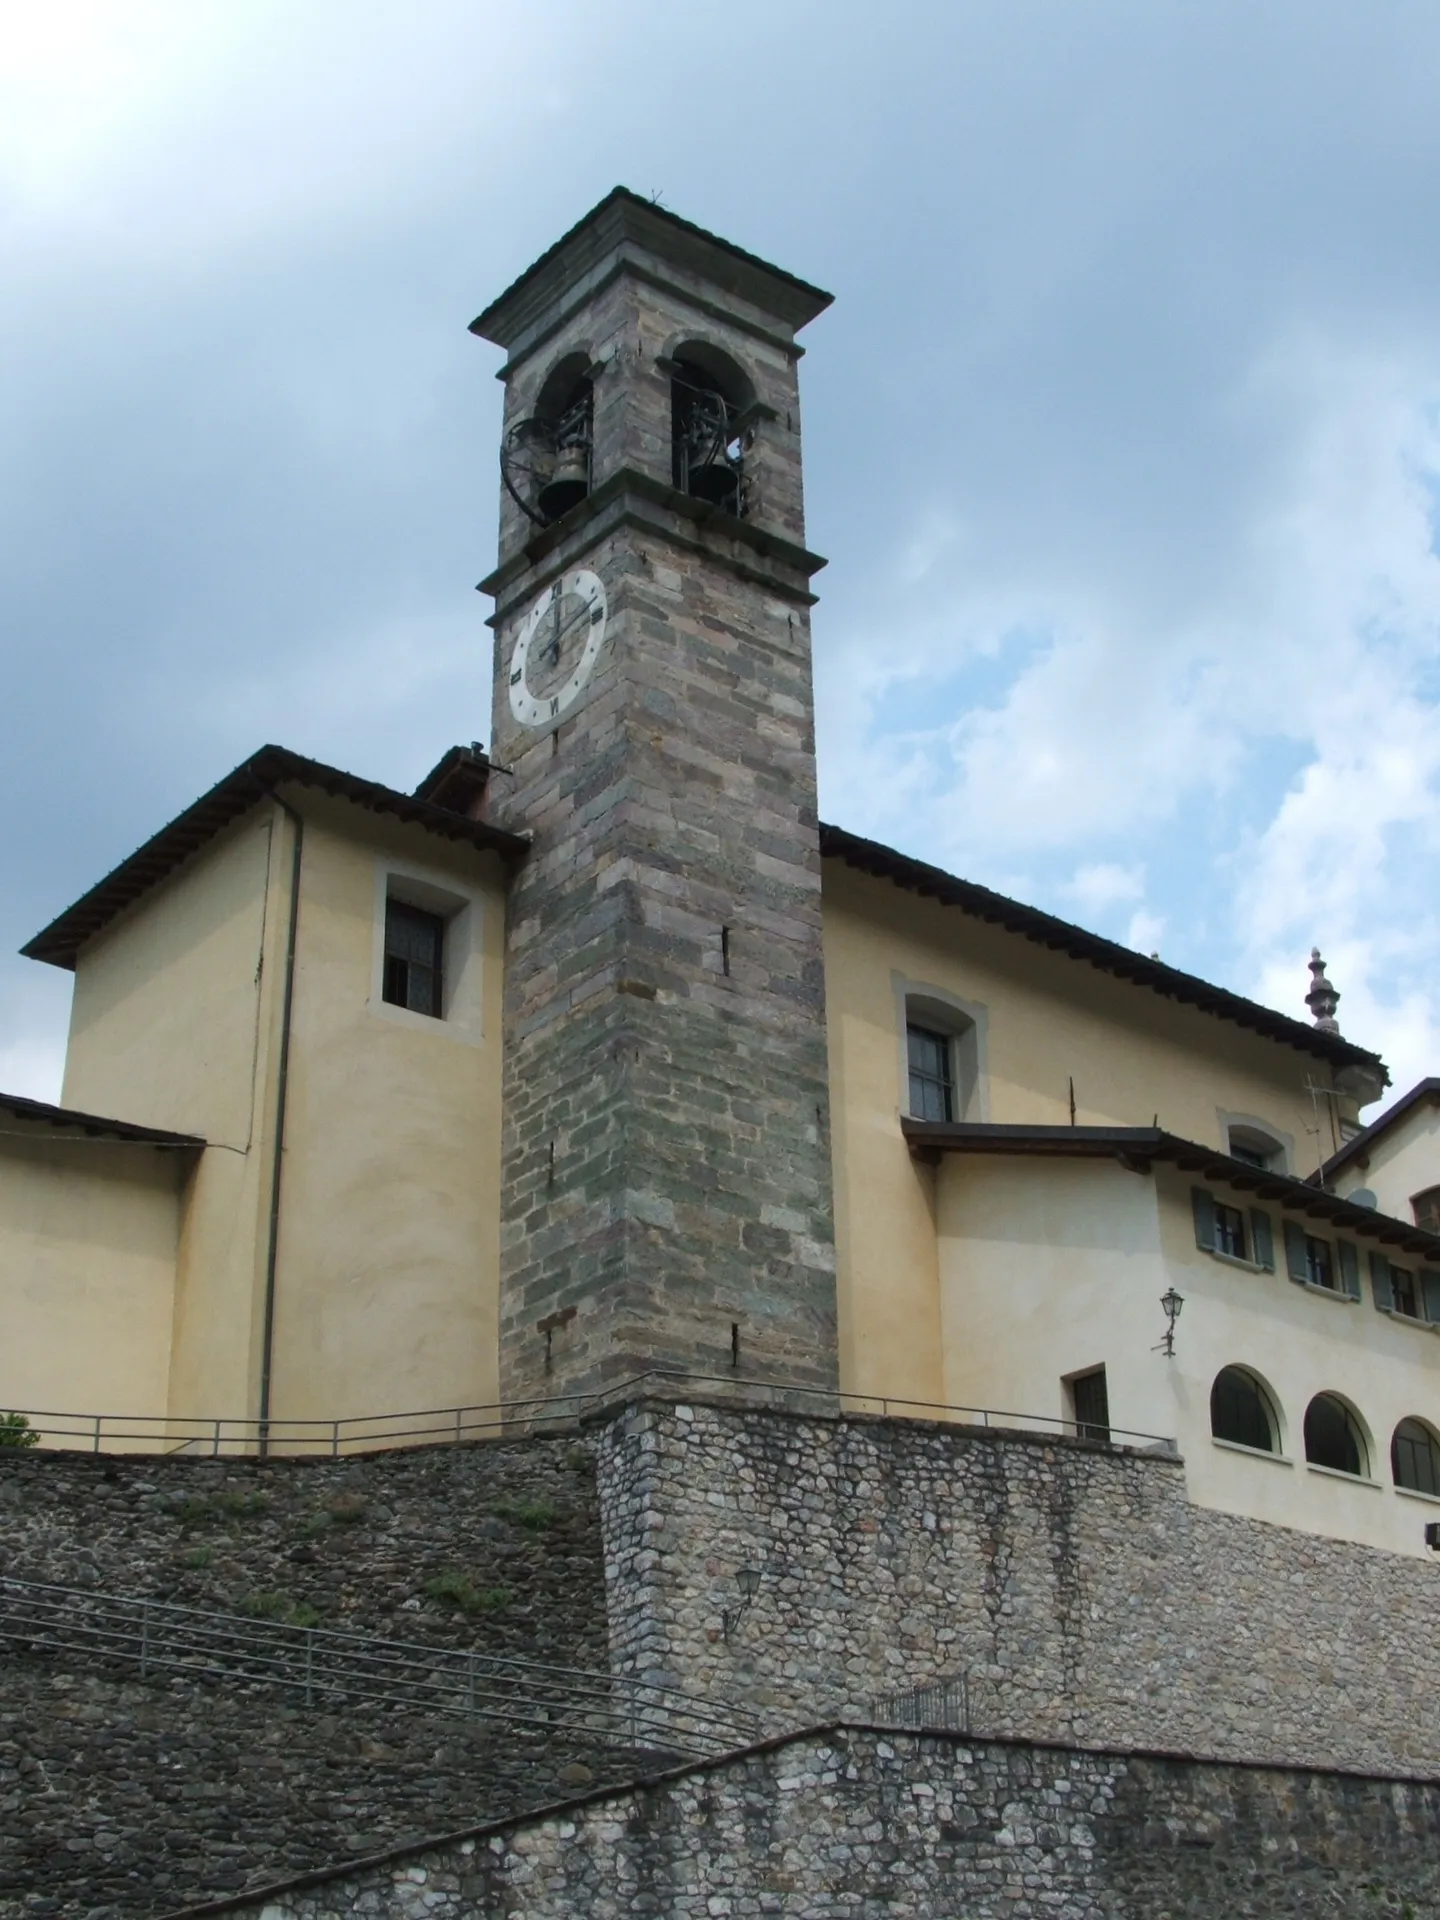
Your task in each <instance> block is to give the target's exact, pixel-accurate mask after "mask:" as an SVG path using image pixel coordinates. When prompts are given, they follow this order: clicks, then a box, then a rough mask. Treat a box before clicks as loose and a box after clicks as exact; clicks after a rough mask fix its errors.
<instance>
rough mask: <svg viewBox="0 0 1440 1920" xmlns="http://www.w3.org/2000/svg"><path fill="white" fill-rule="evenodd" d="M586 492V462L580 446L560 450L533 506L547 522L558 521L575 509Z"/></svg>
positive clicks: (587, 487)
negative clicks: (572, 508)
mask: <svg viewBox="0 0 1440 1920" xmlns="http://www.w3.org/2000/svg"><path fill="white" fill-rule="evenodd" d="M589 491H590V461H589V457H588V453H587V449H586V448H585V447H584V446H583V445H582V444H581V443H580V442H578V441H577V442H572V444H571V445H570V446H568V447H561V448H559V449H558V451H557V452H556V455H555V465H554V467H553V468H552V469H551V472H550V478H549V479H548V480H547V481H546V482H545V484H544V485H543V486H542V487H541V489H540V492H539V495H538V496H537V498H536V502H535V504H536V506H538V507H539V509H540V511H541V513H543V514H544V516H545V518H546V519H547V520H558V519H559V518H560V516H561V515H562V514H565V513H568V512H569V511H570V509H571V507H574V506H578V505H579V503H580V502H581V501H582V500H583V499H584V498H585V496H586V494H587V493H588V492H589Z"/></svg>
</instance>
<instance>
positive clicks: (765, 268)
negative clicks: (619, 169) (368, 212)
mask: <svg viewBox="0 0 1440 1920" xmlns="http://www.w3.org/2000/svg"><path fill="white" fill-rule="evenodd" d="M612 210H619V213H620V217H621V218H622V219H623V218H624V216H625V212H626V210H633V211H634V212H635V213H638V214H640V215H641V216H643V218H644V219H646V220H653V221H655V222H656V223H658V224H659V225H660V226H661V227H668V228H670V229H671V230H672V231H673V232H674V233H676V234H681V235H684V236H685V237H686V238H688V239H690V240H694V241H699V242H700V243H701V244H702V245H703V246H708V247H715V248H718V249H719V251H720V252H721V253H723V254H725V255H728V257H729V258H730V259H732V260H737V261H739V262H741V263H742V264H743V265H744V266H745V267H747V268H749V269H750V270H751V271H752V272H756V273H761V274H764V275H766V276H768V277H769V278H770V279H772V280H774V281H776V282H777V283H778V284H779V285H780V286H783V287H788V288H790V289H791V290H792V291H793V292H794V293H796V294H798V295H799V296H800V299H801V302H802V307H801V311H804V310H808V311H809V313H810V317H812V318H813V317H814V315H815V314H818V313H821V312H823V311H824V309H825V308H826V307H828V306H829V305H830V304H831V302H832V301H833V299H834V295H833V294H829V293H826V292H825V290H824V289H823V288H822V287H817V286H813V285H812V284H811V282H810V281H808V280H802V279H801V278H800V277H799V275H798V274H794V273H790V272H788V271H787V269H786V268H784V267H777V266H776V265H774V263H773V262H772V261H769V260H762V259H761V257H760V255H759V254H758V253H748V252H747V251H746V250H745V248H744V247H737V246H736V245H735V243H734V241H733V240H726V239H724V238H723V237H722V236H721V235H720V234H718V233H711V232H709V230H708V229H707V228H705V227H700V226H697V225H696V224H695V223H694V221H693V220H684V219H682V218H681V217H680V215H679V214H678V213H671V211H670V209H669V208H668V207H662V206H661V205H660V204H659V203H658V201H655V200H650V199H647V198H646V197H645V196H644V195H642V194H638V193H635V192H633V191H632V190H631V189H630V188H629V187H612V188H611V189H610V191H609V193H607V194H606V195H605V197H604V199H602V200H598V201H596V203H595V205H594V206H593V207H591V208H590V209H589V211H588V212H586V213H583V214H582V215H581V216H580V218H579V219H578V220H577V221H576V222H575V224H574V225H573V226H572V227H567V228H566V230H565V232H564V233H562V234H561V236H560V238H559V239H558V240H556V241H554V242H552V244H551V245H550V246H548V247H547V248H546V249H545V251H544V252H543V253H542V254H541V255H540V257H539V258H538V259H537V260H532V261H531V263H530V265H529V266H528V267H526V268H525V269H524V271H523V272H521V273H519V274H517V276H516V277H515V279H513V280H512V281H511V282H510V284H509V286H508V287H506V288H505V290H504V292H503V293H500V294H497V295H496V297H495V298H494V299H493V300H492V301H491V302H490V304H489V305H488V306H487V307H486V308H485V309H484V311H483V312H481V313H479V314H477V315H476V317H475V318H474V319H473V320H472V321H471V322H470V332H471V333H473V334H477V335H478V336H479V337H480V338H481V339H482V340H494V341H496V342H497V344H500V345H504V344H506V343H505V342H504V341H501V340H500V339H499V335H498V333H497V332H496V331H495V329H496V328H497V325H499V324H500V322H501V320H502V316H503V315H504V314H505V312H506V311H507V310H508V309H511V308H513V306H514V304H515V302H516V300H517V298H518V297H519V296H520V295H522V294H524V293H525V292H526V291H527V290H528V289H529V288H530V287H531V286H533V285H534V283H535V282H536V281H537V280H538V279H539V278H540V277H541V276H542V275H543V274H544V272H545V270H546V268H547V267H549V266H551V265H553V264H554V262H555V261H557V260H558V259H559V258H560V256H561V255H562V254H563V253H565V252H566V250H567V249H569V248H570V247H572V246H573V245H574V243H575V242H576V240H578V239H579V238H580V236H581V235H582V234H584V233H585V232H586V230H587V229H588V228H590V227H593V226H598V225H599V224H600V223H601V222H602V221H603V220H604V218H605V215H606V214H607V213H610V212H611V211H612ZM799 324H804V323H803V322H799Z"/></svg>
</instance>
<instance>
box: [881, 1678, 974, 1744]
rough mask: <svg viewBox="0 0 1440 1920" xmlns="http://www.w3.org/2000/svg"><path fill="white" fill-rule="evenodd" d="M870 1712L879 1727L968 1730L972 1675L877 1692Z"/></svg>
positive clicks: (918, 1729)
mask: <svg viewBox="0 0 1440 1920" xmlns="http://www.w3.org/2000/svg"><path fill="white" fill-rule="evenodd" d="M870 1716H871V1718H872V1719H873V1720H874V1722H875V1724H876V1725H877V1726H880V1727H908V1728H909V1729H910V1730H911V1731H912V1732H923V1731H924V1730H925V1729H926V1728H927V1727H938V1728H943V1729H944V1730H945V1731H946V1732H947V1733H969V1732H970V1676H969V1675H968V1674H965V1673H956V1674H951V1675H950V1676H949V1677H948V1678H947V1679H944V1680H932V1681H931V1682H930V1683H929V1685H928V1686H923V1687H911V1688H909V1689H908V1690H907V1691H906V1692H904V1693H882V1694H878V1695H877V1696H876V1697H875V1698H874V1699H873V1700H872V1701H871V1702H870Z"/></svg>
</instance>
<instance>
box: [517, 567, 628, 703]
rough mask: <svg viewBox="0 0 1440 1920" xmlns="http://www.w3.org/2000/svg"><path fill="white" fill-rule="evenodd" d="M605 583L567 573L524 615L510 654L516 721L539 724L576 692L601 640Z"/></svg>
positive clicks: (577, 694) (596, 656)
mask: <svg viewBox="0 0 1440 1920" xmlns="http://www.w3.org/2000/svg"><path fill="white" fill-rule="evenodd" d="M608 611H609V609H608V607H607V605H606V601H605V583H604V581H603V580H602V579H601V578H600V576H599V574H598V573H587V572H585V571H583V570H580V571H577V572H575V573H567V574H566V575H565V576H564V578H563V579H560V580H557V581H556V582H555V584H554V585H553V586H551V587H547V588H546V590H545V592H544V593H542V594H541V596H540V598H539V599H538V600H537V601H536V602H535V604H534V606H533V607H532V608H531V609H530V611H529V613H528V614H527V615H526V616H525V622H524V625H523V626H522V627H521V629H520V632H519V634H518V635H517V636H516V640H515V646H514V649H513V651H512V652H511V655H510V711H511V713H513V714H514V716H515V718H516V719H517V720H518V721H519V722H520V724H521V726H522V727H545V726H550V725H551V724H552V723H553V722H554V721H556V720H558V719H559V718H560V716H561V714H562V713H564V712H565V710H566V708H567V707H569V706H571V705H573V703H574V702H575V701H576V700H577V699H578V698H579V697H580V689H581V688H582V687H583V686H584V685H585V682H586V681H587V680H588V679H589V678H590V675H591V673H592V672H593V671H594V669H595V662H596V661H597V660H598V659H599V657H600V649H601V647H603V646H604V644H605V623H606V618H607V615H608Z"/></svg>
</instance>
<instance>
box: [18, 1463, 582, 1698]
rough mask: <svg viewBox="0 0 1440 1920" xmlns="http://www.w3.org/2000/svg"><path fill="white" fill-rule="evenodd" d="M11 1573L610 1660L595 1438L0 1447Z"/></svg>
mask: <svg viewBox="0 0 1440 1920" xmlns="http://www.w3.org/2000/svg"><path fill="white" fill-rule="evenodd" d="M0 1573H3V1574H9V1575H11V1576H12V1578H15V1579H23V1580H47V1581H54V1582H56V1583H58V1584H59V1585H62V1586H74V1587H96V1588H100V1589H105V1590H108V1591H112V1592H115V1593H124V1594H136V1595H139V1596H143V1597H144V1598H146V1599H151V1600H163V1601H167V1602H169V1603H170V1604H172V1605H174V1606H187V1607H206V1608H214V1609H216V1610H217V1611H220V1612H226V1613H244V1612H247V1611H253V1612H256V1613H258V1614H260V1615H261V1616H263V1617H267V1618H275V1619H285V1618H287V1617H294V1616H295V1615H296V1614H297V1613H300V1614H302V1615H303V1624H307V1625H311V1626H320V1627H328V1628H332V1629H335V1630H337V1631H344V1632H355V1633H377V1634H385V1635H388V1636H389V1637H390V1638H392V1639H397V1640H430V1641H434V1642H436V1643H437V1644H439V1645H443V1646H449V1647H472V1646H473V1647H483V1648H484V1650H485V1651H486V1652H487V1653H501V1652H508V1653H514V1654H519V1655H522V1656H525V1657H527V1658H530V1659H534V1660H553V1661H556V1662H557V1663H559V1664H562V1665H566V1666H589V1667H601V1668H603V1667H604V1666H605V1665H606V1664H607V1648H606V1629H605V1592H604V1582H603V1571H602V1562H601V1548H600V1536H599V1524H598V1513H597V1509H596V1503H595V1478H594V1462H593V1458H592V1452H591V1448H590V1445H589V1444H588V1443H587V1442H586V1441H584V1440H582V1439H579V1438H566V1439H539V1440H529V1441H522V1442H517V1443H514V1444H508V1443H505V1444H500V1443H494V1442H491V1443H481V1444H480V1445H477V1446H466V1447H433V1448H430V1447H427V1448H417V1449H415V1450H413V1451H410V1452H399V1453H388V1454H370V1455H367V1456H363V1457H355V1456H352V1457H351V1458H349V1459H341V1460H313V1459H295V1458H282V1459H274V1460H268V1461H264V1460H253V1459H231V1460H197V1459H189V1458H174V1457H172V1458H169V1459H164V1458H157V1457H154V1456H147V1457H144V1458H137V1457H135V1456H129V1457H118V1458H117V1457H113V1456H107V1455H103V1454H102V1455H92V1454H80V1453H52V1452H48V1451H42V1450H36V1451H34V1452H28V1453H22V1452H15V1451H5V1452H0Z"/></svg>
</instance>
